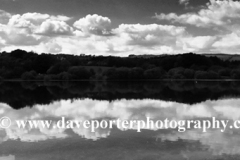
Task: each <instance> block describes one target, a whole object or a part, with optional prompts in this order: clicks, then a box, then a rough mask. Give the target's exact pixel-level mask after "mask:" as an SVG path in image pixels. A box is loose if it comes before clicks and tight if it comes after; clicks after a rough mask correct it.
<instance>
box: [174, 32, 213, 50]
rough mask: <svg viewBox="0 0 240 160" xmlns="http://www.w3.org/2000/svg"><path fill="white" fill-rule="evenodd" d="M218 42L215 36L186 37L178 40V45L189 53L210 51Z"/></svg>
mask: <svg viewBox="0 0 240 160" xmlns="http://www.w3.org/2000/svg"><path fill="white" fill-rule="evenodd" d="M216 41H217V37H215V36H196V37H192V36H190V37H184V38H181V39H179V40H178V42H177V45H178V46H179V47H182V49H183V50H185V51H189V52H198V51H204V50H208V49H209V48H211V47H212V45H213V44H214V43H215V42H216Z"/></svg>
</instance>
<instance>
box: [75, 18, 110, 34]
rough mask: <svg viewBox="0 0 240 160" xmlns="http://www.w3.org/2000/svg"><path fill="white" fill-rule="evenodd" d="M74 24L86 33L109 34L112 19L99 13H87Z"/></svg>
mask: <svg viewBox="0 0 240 160" xmlns="http://www.w3.org/2000/svg"><path fill="white" fill-rule="evenodd" d="M73 26H74V27H76V28H78V29H80V30H81V31H82V32H85V33H89V34H96V35H108V34H110V29H111V28H110V27H111V20H110V19H109V18H108V17H102V16H100V15H97V14H94V15H87V16H86V17H84V18H81V19H79V20H78V21H76V22H75V23H74V24H73Z"/></svg>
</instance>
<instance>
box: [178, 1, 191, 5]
mask: <svg viewBox="0 0 240 160" xmlns="http://www.w3.org/2000/svg"><path fill="white" fill-rule="evenodd" d="M189 1H190V0H179V4H182V5H185V6H187V5H188V4H189Z"/></svg>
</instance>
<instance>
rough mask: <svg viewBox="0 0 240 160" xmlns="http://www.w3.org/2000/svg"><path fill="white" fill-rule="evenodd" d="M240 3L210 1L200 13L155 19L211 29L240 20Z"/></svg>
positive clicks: (171, 15) (166, 15) (162, 16)
mask: <svg viewBox="0 0 240 160" xmlns="http://www.w3.org/2000/svg"><path fill="white" fill-rule="evenodd" d="M239 10H240V2H239V1H233V0H210V2H209V3H207V7H206V8H204V9H201V10H200V11H199V12H198V13H185V14H182V15H177V14H176V13H170V14H163V13H162V14H159V15H156V16H155V17H156V18H157V19H159V20H163V19H165V20H170V21H173V22H179V23H183V24H191V25H195V26H198V27H211V26H222V25H228V24H232V22H231V19H240V12H239Z"/></svg>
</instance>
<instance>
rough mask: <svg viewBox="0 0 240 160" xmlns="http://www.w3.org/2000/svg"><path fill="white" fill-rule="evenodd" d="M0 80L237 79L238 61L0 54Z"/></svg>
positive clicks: (239, 74)
mask: <svg viewBox="0 0 240 160" xmlns="http://www.w3.org/2000/svg"><path fill="white" fill-rule="evenodd" d="M0 79H2V80H11V79H21V80H44V81H51V80H65V81H69V80H107V81H110V80H159V79H160V80H161V79H196V80H199V79H240V61H237V60H232V61H230V60H222V59H220V58H218V57H214V56H213V57H206V56H204V55H199V54H194V53H187V54H179V55H162V56H153V57H145V58H144V57H140V56H139V57H138V56H129V57H114V56H93V55H83V54H81V55H67V54H57V55H53V54H46V53H43V54H40V55H39V54H36V53H34V52H26V51H23V50H15V51H12V52H10V53H8V52H2V53H0Z"/></svg>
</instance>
